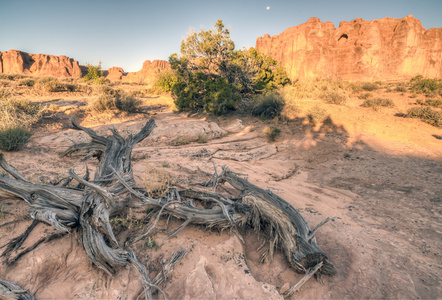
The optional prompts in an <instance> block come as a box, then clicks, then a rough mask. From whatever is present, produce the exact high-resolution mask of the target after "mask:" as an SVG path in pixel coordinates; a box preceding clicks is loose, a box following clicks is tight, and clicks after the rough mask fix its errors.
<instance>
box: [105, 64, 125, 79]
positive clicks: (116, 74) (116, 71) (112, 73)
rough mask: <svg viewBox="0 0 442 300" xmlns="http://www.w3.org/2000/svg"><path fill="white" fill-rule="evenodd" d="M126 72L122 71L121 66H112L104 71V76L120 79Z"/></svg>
mask: <svg viewBox="0 0 442 300" xmlns="http://www.w3.org/2000/svg"><path fill="white" fill-rule="evenodd" d="M126 74H127V73H126V72H124V70H123V68H119V67H112V68H109V69H108V70H107V71H104V76H106V78H107V79H109V80H111V81H116V80H121V79H122V78H123V76H126Z"/></svg>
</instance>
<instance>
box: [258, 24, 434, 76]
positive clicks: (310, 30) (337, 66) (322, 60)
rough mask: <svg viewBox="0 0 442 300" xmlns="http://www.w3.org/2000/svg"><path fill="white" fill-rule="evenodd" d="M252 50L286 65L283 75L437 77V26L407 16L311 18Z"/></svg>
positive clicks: (264, 39) (261, 40) (262, 40)
mask: <svg viewBox="0 0 442 300" xmlns="http://www.w3.org/2000/svg"><path fill="white" fill-rule="evenodd" d="M256 49H257V50H258V51H260V52H262V53H264V54H266V55H270V56H271V57H272V58H273V59H276V60H279V61H281V62H282V64H283V65H284V66H285V67H286V69H287V72H288V74H289V77H290V78H291V79H292V80H295V79H308V78H316V77H323V78H341V79H344V80H361V81H362V80H365V81H369V80H408V79H410V78H411V77H413V76H415V75H423V76H425V77H430V78H442V28H431V29H429V30H427V29H425V28H424V27H422V25H421V22H420V21H419V20H417V19H415V18H414V17H413V16H411V15H410V16H407V17H405V18H402V19H393V18H383V19H380V20H373V21H364V20H362V19H360V18H359V19H355V20H353V21H351V22H341V23H340V25H339V27H338V28H335V27H334V25H333V23H331V22H325V23H323V22H321V21H320V20H319V19H318V18H311V19H310V20H309V21H308V22H306V23H304V24H301V25H298V26H295V27H291V28H289V29H286V30H285V31H284V32H282V33H281V34H280V35H275V36H272V37H271V36H270V35H268V34H266V35H264V36H263V37H259V38H258V39H257V40H256Z"/></svg>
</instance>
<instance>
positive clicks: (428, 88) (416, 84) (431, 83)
mask: <svg viewBox="0 0 442 300" xmlns="http://www.w3.org/2000/svg"><path fill="white" fill-rule="evenodd" d="M410 83H411V90H412V91H414V92H416V93H418V94H430V95H433V94H434V95H439V96H442V80H441V79H430V78H424V77H423V76H422V75H418V76H415V77H413V78H411V80H410Z"/></svg>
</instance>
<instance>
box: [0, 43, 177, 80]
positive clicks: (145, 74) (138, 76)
mask: <svg viewBox="0 0 442 300" xmlns="http://www.w3.org/2000/svg"><path fill="white" fill-rule="evenodd" d="M169 68H170V65H169V63H168V62H167V61H165V60H154V61H153V62H151V61H149V60H146V61H145V62H144V63H143V67H142V68H141V70H140V71H138V72H129V73H126V72H124V70H123V69H122V68H119V67H112V68H110V69H108V70H107V71H104V72H103V73H104V76H106V78H107V79H109V80H111V81H119V80H121V81H123V82H130V83H145V84H151V83H153V81H154V80H155V78H156V76H157V74H158V73H160V72H161V71H163V70H166V69H169ZM87 72H88V68H87V66H83V65H80V64H79V63H78V61H76V60H73V59H72V58H69V57H66V56H64V55H60V56H55V55H48V54H32V53H26V52H22V51H19V50H9V51H3V52H0V74H10V75H14V74H19V75H28V76H38V77H41V76H52V77H55V78H81V77H82V76H84V75H85V74H87Z"/></svg>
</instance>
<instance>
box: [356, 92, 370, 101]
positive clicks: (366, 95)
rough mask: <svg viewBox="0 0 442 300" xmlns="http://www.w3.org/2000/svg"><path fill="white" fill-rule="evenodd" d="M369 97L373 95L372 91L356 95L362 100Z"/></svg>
mask: <svg viewBox="0 0 442 300" xmlns="http://www.w3.org/2000/svg"><path fill="white" fill-rule="evenodd" d="M371 97H373V94H372V93H362V94H360V95H359V96H358V98H359V99H363V100H366V99H368V98H371Z"/></svg>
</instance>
